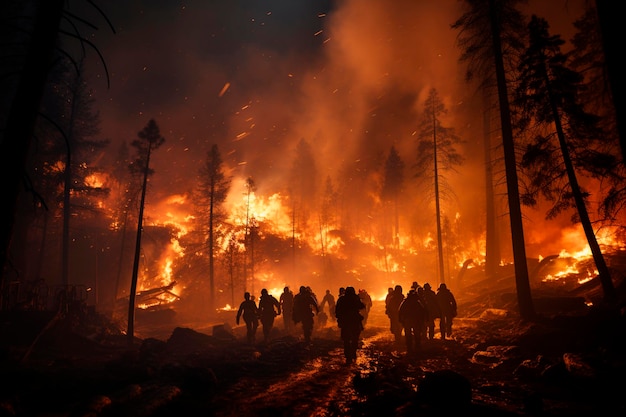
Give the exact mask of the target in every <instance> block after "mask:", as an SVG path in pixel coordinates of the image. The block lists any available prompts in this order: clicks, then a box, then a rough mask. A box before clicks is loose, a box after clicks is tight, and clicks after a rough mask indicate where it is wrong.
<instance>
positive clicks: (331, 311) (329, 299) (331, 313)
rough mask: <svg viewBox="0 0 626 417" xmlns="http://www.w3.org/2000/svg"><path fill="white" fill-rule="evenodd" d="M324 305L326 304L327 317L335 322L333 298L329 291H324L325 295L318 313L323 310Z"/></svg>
mask: <svg viewBox="0 0 626 417" xmlns="http://www.w3.org/2000/svg"><path fill="white" fill-rule="evenodd" d="M326 304H328V317H330V319H331V320H335V296H334V295H332V294H331V292H330V290H326V294H324V298H322V302H321V303H320V311H323V310H324V306H325V305H326Z"/></svg>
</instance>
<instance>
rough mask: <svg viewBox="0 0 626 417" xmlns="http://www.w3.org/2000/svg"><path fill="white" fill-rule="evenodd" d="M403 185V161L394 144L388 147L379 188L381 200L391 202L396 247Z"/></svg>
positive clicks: (396, 245)
mask: <svg viewBox="0 0 626 417" xmlns="http://www.w3.org/2000/svg"><path fill="white" fill-rule="evenodd" d="M403 187H404V161H402V159H401V158H400V155H399V154H398V151H397V150H396V147H395V146H392V147H391V149H389V156H387V160H386V161H385V172H384V177H383V185H382V188H381V190H380V197H381V200H382V201H386V202H388V203H391V204H392V206H393V219H394V222H393V235H392V236H393V240H392V242H393V245H394V246H395V247H396V248H398V247H399V245H400V240H399V237H400V213H399V205H400V202H399V200H400V196H401V194H402V190H403Z"/></svg>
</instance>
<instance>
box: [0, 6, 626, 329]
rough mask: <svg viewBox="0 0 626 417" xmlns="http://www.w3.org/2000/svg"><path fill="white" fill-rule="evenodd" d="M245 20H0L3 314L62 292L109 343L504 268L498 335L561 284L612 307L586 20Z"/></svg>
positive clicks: (614, 118)
mask: <svg viewBox="0 0 626 417" xmlns="http://www.w3.org/2000/svg"><path fill="white" fill-rule="evenodd" d="M270 3H271V4H268V5H267V9H262V6H259V5H251V4H250V5H247V6H249V7H244V6H235V5H230V6H226V5H222V6H219V7H218V6H213V7H214V9H212V8H211V7H209V6H202V5H200V4H198V2H190V3H189V5H188V6H184V7H180V8H178V9H176V10H169V9H168V8H167V7H165V6H163V7H162V9H158V8H155V9H154V10H148V8H147V6H146V10H144V9H143V8H141V7H140V6H139V5H134V6H127V8H125V6H120V5H105V4H100V2H94V1H87V0H85V1H76V2H65V1H60V0H55V1H46V2H39V1H28V2H21V1H9V2H6V3H5V4H4V5H3V6H2V12H3V13H2V15H3V18H2V19H3V21H4V22H5V23H6V24H4V25H3V29H2V35H1V36H2V39H3V40H5V42H3V46H2V54H3V61H2V62H3V63H2V66H1V68H0V71H1V73H2V75H3V76H2V81H1V82H2V85H3V89H2V91H3V94H2V112H1V113H0V114H1V115H2V120H1V121H0V123H1V124H2V129H1V135H2V136H1V137H2V139H1V146H2V151H1V152H0V155H2V158H4V161H2V162H3V163H2V164H0V166H2V169H3V175H2V176H1V177H2V184H3V194H4V195H5V201H8V203H9V204H8V205H7V206H6V207H7V208H6V210H7V211H6V216H4V220H3V224H4V227H3V229H2V230H3V233H2V243H3V257H2V263H3V272H2V281H1V292H0V294H1V299H0V301H1V307H2V309H3V310H15V309H24V310H48V309H54V308H56V307H57V306H58V303H59V300H60V299H61V297H67V296H68V294H69V296H70V297H72V298H76V299H80V300H82V301H83V302H85V303H86V304H87V305H89V306H92V307H93V308H94V309H96V310H97V311H99V312H102V313H104V314H106V315H110V316H112V317H115V318H117V319H119V320H121V321H126V324H125V325H126V326H128V328H127V332H128V333H130V335H132V333H133V328H132V325H133V323H132V322H133V320H134V315H135V312H136V311H137V310H144V309H151V308H152V309H157V310H158V309H161V308H165V309H168V310H170V309H171V310H175V311H176V312H177V313H178V314H180V315H181V316H184V317H198V318H200V320H208V321H211V320H214V319H215V318H216V317H218V316H219V314H220V312H221V311H223V310H227V311H228V310H229V309H232V308H233V307H234V306H235V305H237V304H238V303H239V302H240V300H241V295H242V294H243V292H244V291H251V292H252V293H253V294H256V293H259V292H260V290H261V288H267V289H268V290H270V292H273V293H278V292H279V291H280V290H281V289H282V288H283V287H284V286H286V285H290V286H293V287H297V286H299V285H301V284H306V285H311V286H312V287H313V288H315V289H316V290H317V292H319V293H323V291H324V290H325V289H327V288H330V289H332V290H335V288H334V287H336V286H337V282H341V283H344V285H352V286H355V287H356V288H366V289H367V290H368V291H369V292H370V293H371V294H372V295H373V296H374V297H376V298H378V299H382V298H383V297H384V295H385V294H386V291H387V288H388V287H390V286H393V285H395V284H397V283H404V284H405V285H406V284H408V283H409V282H411V281H414V280H417V281H419V282H425V281H430V282H433V283H448V284H449V285H450V286H451V287H452V288H454V289H455V290H458V291H461V290H462V289H463V288H464V287H465V286H467V285H469V284H471V282H469V281H468V280H469V279H474V280H482V279H498V278H499V274H501V273H502V271H503V270H508V268H507V266H512V267H513V268H514V280H515V286H516V292H517V301H518V308H519V313H520V314H521V316H522V317H524V318H529V319H530V318H532V317H533V315H534V306H533V297H532V286H533V280H543V281H546V280H548V281H549V280H555V281H558V280H559V276H560V274H563V273H567V272H568V268H571V269H572V270H575V271H576V273H577V274H579V275H582V276H583V278H581V281H580V282H581V283H584V282H585V281H586V280H589V279H594V278H597V279H598V280H599V281H600V282H601V287H602V290H603V293H604V296H605V299H606V301H607V302H608V303H611V304H616V303H618V302H619V300H618V294H617V292H616V289H615V282H614V280H615V279H617V278H618V277H619V276H621V271H618V270H616V269H615V268H614V267H612V265H611V264H609V262H607V259H606V255H607V253H611V254H615V253H619V252H620V251H621V249H622V246H623V242H624V238H623V225H624V222H623V219H624V210H623V201H624V195H623V193H624V191H625V188H624V187H623V184H624V181H623V179H624V177H623V175H624V164H623V154H624V151H623V149H624V144H623V140H622V139H621V138H622V137H623V135H622V131H621V129H623V127H622V126H623V118H622V117H621V113H620V111H621V107H620V100H621V99H622V98H621V97H623V94H621V93H622V92H621V91H620V90H619V88H620V87H621V85H620V83H621V80H619V78H618V77H615V76H614V74H615V73H618V74H619V73H620V72H619V69H620V68H619V65H621V64H619V63H618V62H617V61H619V60H618V59H615V57H614V55H613V54H615V53H616V52H615V47H616V46H615V44H616V41H615V39H616V38H612V37H611V36H610V34H611V33H612V32H611V31H614V30H616V29H615V22H614V21H613V19H614V16H615V13H614V11H613V10H611V8H612V7H613V6H612V5H610V4H608V3H609V2H602V1H597V2H581V4H579V5H577V6H576V5H572V4H571V3H570V2H554V4H553V6H554V10H551V11H550V12H551V17H552V21H549V20H548V19H547V18H544V17H542V16H541V15H539V14H536V12H535V10H538V11H540V10H541V7H540V5H536V4H533V3H537V2H530V4H527V2H523V1H515V0H507V1H505V0H501V1H497V0H490V1H469V0H468V1H450V2H443V3H441V5H440V4H439V3H437V6H434V5H433V4H430V3H428V2H424V3H423V4H413V3H412V2H401V5H398V6H397V7H396V8H387V7H385V5H384V4H383V2H380V1H374V0H372V1H368V2H367V4H368V7H367V8H365V9H366V11H365V10H362V9H360V8H359V7H358V6H357V5H355V4H354V2H333V1H325V2H320V3H319V4H316V5H307V6H302V7H298V6H285V5H281V4H279V3H280V2H275V4H274V3H272V2H270ZM557 3H559V4H557ZM560 3H563V4H560ZM566 3H568V4H566ZM583 3H584V4H583ZM596 3H597V4H596ZM220 7H221V8H220ZM533 7H534V8H533ZM568 7H571V9H570V8H568ZM604 7H606V8H607V9H609V10H608V11H607V10H606V9H604ZM574 10H575V11H576V12H574ZM538 11H537V13H538ZM566 11H567V13H566ZM168 13H173V14H172V15H171V16H170V15H168ZM216 16H225V17H227V18H226V19H218V18H217V17H216ZM409 16H411V17H409ZM565 16H570V17H571V20H569V21H568V20H567V19H565ZM116 18H117V21H116ZM133 19H136V20H133ZM166 24H168V25H172V28H173V29H172V30H171V32H169V33H168V34H167V36H163V34H162V33H160V34H159V33H157V32H156V31H155V28H154V26H155V25H156V26H159V25H164V26H165V25H166ZM192 24H194V26H191V25H192ZM207 25H208V26H207ZM237 25H243V26H241V27H239V26H237ZM567 25H569V26H567ZM235 26H237V27H238V28H239V29H237V30H236V29H234V28H235ZM554 27H559V28H563V30H564V31H566V32H567V33H568V34H569V35H568V37H567V38H565V37H563V36H562V35H561V34H560V33H558V32H556V31H554V29H553V28H554ZM183 28H187V30H183ZM486 28H488V29H489V30H487V29H486ZM151 37H152V38H151ZM429 37H430V38H431V39H433V42H432V43H431V44H428V43H427V42H425V41H424V39H428V38H429ZM150 39H152V40H151V41H150ZM199 40H202V41H199ZM405 40H411V42H406V41H405ZM156 44H160V45H162V50H161V51H159V48H158V46H156ZM172 45H174V48H172ZM176 45H178V47H177V46H176ZM123 47H125V48H123ZM171 48H172V49H173V50H174V55H173V57H174V58H175V59H173V57H172V56H169V55H168V54H170V53H172V52H171V51H170V49H171ZM133 57H134V58H133ZM438 58H440V59H439V61H437V59H438ZM194 65H195V66H202V68H203V71H204V72H203V73H202V74H203V75H198V74H196V73H195V71H194V70H193V69H194V68H195V66H194ZM616 65H617V66H618V67H617V70H616V69H615V66H616ZM135 66H138V67H140V68H139V70H140V71H139V72H140V73H141V77H143V78H141V77H140V76H138V74H137V73H136V72H132V71H131V69H132V68H133V67H135ZM155 67H157V68H158V70H159V71H157V69H156V68H155ZM160 71H161V72H160ZM122 92H123V93H124V94H125V95H123V94H122ZM103 97H107V100H103V99H102V98H103ZM193 106H195V107H193ZM557 257H558V258H559V259H560V260H562V261H563V263H560V264H559V265H560V266H562V267H563V268H564V269H563V271H551V274H547V275H545V276H540V277H536V276H534V271H533V270H530V268H529V265H530V266H533V265H536V264H538V263H541V262H542V261H543V262H545V260H546V259H549V260H553V259H555V258H557ZM590 261H591V262H590ZM590 264H591V267H589V266H588V265H590ZM581 265H587V269H586V270H579V269H580V268H581ZM503 266H504V268H503ZM468 271H469V272H468ZM159 289H162V290H161V291H159ZM147 294H153V295H154V294H157V295H158V296H154V297H152V296H146V295H147Z"/></svg>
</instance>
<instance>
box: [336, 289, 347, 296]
mask: <svg viewBox="0 0 626 417" xmlns="http://www.w3.org/2000/svg"><path fill="white" fill-rule="evenodd" d="M345 293H346V289H345V288H344V287H339V295H338V296H337V298H339V297H341V296H342V295H344V294H345Z"/></svg>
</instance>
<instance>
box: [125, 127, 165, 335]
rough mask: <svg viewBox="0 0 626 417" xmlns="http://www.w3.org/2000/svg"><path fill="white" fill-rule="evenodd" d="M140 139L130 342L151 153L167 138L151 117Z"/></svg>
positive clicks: (133, 166) (135, 168)
mask: <svg viewBox="0 0 626 417" xmlns="http://www.w3.org/2000/svg"><path fill="white" fill-rule="evenodd" d="M137 136H138V138H139V139H135V140H134V141H133V142H132V143H131V145H132V146H133V147H135V149H136V153H137V157H136V159H135V161H134V162H133V163H131V165H130V170H131V172H133V173H135V174H142V175H143V181H142V184H143V185H142V188H141V202H140V204H139V216H138V223H137V241H136V244H135V260H134V263H133V276H132V278H131V283H130V293H129V294H130V295H129V301H128V331H127V337H128V341H129V343H130V344H132V343H133V339H134V333H135V295H136V293H137V280H138V275H139V258H140V254H141V232H142V228H143V210H144V206H145V202H146V189H147V188H148V177H149V176H150V175H152V174H153V173H154V171H153V170H152V169H151V168H150V155H151V153H152V151H153V150H156V149H158V148H159V147H160V146H161V145H163V143H165V138H164V137H163V136H161V132H160V131H159V127H158V126H157V124H156V122H155V121H154V119H150V120H149V121H148V124H147V125H146V127H144V128H143V130H141V131H140V132H139V133H137Z"/></svg>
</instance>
